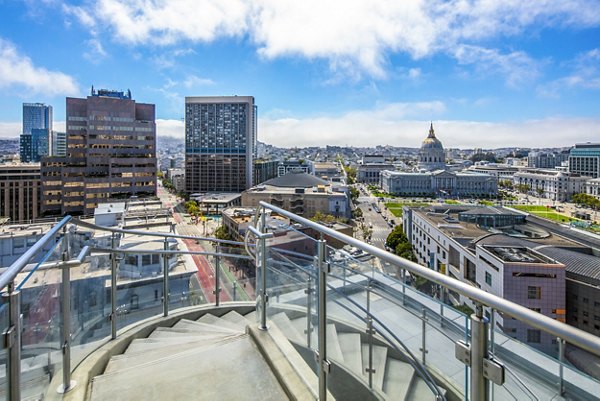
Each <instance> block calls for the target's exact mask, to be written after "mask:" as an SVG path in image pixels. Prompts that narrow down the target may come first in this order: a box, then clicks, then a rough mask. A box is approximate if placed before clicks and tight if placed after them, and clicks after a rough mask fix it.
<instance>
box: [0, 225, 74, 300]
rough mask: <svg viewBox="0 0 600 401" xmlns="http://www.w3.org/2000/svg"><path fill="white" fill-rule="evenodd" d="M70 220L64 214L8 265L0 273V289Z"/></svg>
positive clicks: (11, 280) (13, 278)
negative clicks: (0, 273)
mask: <svg viewBox="0 0 600 401" xmlns="http://www.w3.org/2000/svg"><path fill="white" fill-rule="evenodd" d="M70 220H71V216H66V217H65V218H63V219H62V220H61V221H60V222H59V223H58V224H56V225H55V226H54V227H52V229H50V231H48V232H47V233H46V234H45V235H44V236H43V237H42V238H40V239H39V240H38V241H37V242H36V243H35V244H33V246H32V247H31V248H29V249H28V250H27V251H26V252H25V253H24V254H23V255H21V257H20V258H19V259H17V260H16V261H15V262H14V263H13V264H12V265H10V266H9V267H8V268H7V269H6V270H5V271H4V273H2V275H0V290H1V289H3V288H4V287H6V286H7V285H8V284H10V283H11V282H13V281H14V280H15V277H17V274H19V273H21V271H22V270H23V269H24V268H25V266H27V264H28V263H29V261H30V260H31V258H33V257H34V256H35V255H37V254H38V252H40V251H41V250H43V249H44V247H45V246H46V244H48V242H50V240H51V239H53V238H54V237H55V236H56V234H58V233H59V231H60V230H61V229H62V228H63V227H65V226H66V224H67V223H68V222H69V221H70Z"/></svg>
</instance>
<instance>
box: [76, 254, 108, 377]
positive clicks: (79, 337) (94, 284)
mask: <svg viewBox="0 0 600 401" xmlns="http://www.w3.org/2000/svg"><path fill="white" fill-rule="evenodd" d="M110 274H111V270H110V257H109V255H108V254H106V253H101V254H98V253H91V254H90V255H89V256H88V257H86V258H85V259H84V261H83V263H81V264H80V265H79V266H74V267H72V268H71V269H70V278H71V281H70V282H71V312H70V313H71V370H72V371H73V370H75V368H76V367H77V365H78V364H79V363H80V362H81V361H82V360H83V359H84V358H85V357H87V356H88V355H90V354H91V353H92V352H94V351H95V350H96V349H98V348H99V347H100V346H102V345H104V344H105V343H106V342H107V341H109V339H110V338H111V337H110V336H111V321H110V313H111V298H110Z"/></svg>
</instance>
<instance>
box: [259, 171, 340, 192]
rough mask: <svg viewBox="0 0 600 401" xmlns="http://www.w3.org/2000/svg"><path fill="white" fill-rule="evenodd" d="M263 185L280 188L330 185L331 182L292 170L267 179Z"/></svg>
mask: <svg viewBox="0 0 600 401" xmlns="http://www.w3.org/2000/svg"><path fill="white" fill-rule="evenodd" d="M262 185H264V186H270V187H278V188H311V187H316V186H318V185H329V182H328V181H325V180H323V179H321V178H319V177H316V176H314V175H311V174H307V173H303V172H295V171H292V172H289V173H287V174H284V175H282V176H279V177H276V178H272V179H270V180H267V181H265V182H263V183H262Z"/></svg>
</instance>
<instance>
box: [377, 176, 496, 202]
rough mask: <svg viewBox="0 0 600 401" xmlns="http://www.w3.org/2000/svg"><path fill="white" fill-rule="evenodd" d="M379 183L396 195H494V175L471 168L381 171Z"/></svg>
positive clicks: (386, 190)
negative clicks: (422, 171) (430, 170)
mask: <svg viewBox="0 0 600 401" xmlns="http://www.w3.org/2000/svg"><path fill="white" fill-rule="evenodd" d="M381 187H382V188H383V190H384V191H385V192H388V193H390V194H395V195H399V196H438V195H440V196H457V197H471V196H475V197H495V196H496V195H497V193H498V181H497V180H496V178H494V177H492V176H490V175H487V174H480V173H474V172H459V173H457V172H454V171H444V170H437V171H432V172H425V173H403V172H398V171H389V170H386V171H382V172H381Z"/></svg>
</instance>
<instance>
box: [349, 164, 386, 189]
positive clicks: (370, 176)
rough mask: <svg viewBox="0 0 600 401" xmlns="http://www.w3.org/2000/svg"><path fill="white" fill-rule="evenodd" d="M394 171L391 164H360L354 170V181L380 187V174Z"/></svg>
mask: <svg viewBox="0 0 600 401" xmlns="http://www.w3.org/2000/svg"><path fill="white" fill-rule="evenodd" d="M384 170H394V165H393V164H388V163H361V164H359V165H358V167H357V169H356V180H357V181H358V182H361V183H365V184H373V185H381V177H380V175H381V172H382V171H384Z"/></svg>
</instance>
